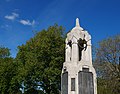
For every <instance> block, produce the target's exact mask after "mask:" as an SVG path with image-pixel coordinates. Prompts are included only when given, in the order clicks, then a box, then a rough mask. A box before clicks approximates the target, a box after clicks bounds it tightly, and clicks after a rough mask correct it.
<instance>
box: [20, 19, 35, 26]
mask: <svg viewBox="0 0 120 94" xmlns="http://www.w3.org/2000/svg"><path fill="white" fill-rule="evenodd" d="M20 23H21V24H23V25H31V26H33V25H35V21H34V20H33V21H32V22H30V20H20Z"/></svg>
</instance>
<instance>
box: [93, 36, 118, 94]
mask: <svg viewBox="0 0 120 94" xmlns="http://www.w3.org/2000/svg"><path fill="white" fill-rule="evenodd" d="M94 62H95V63H94V65H95V67H96V70H97V74H98V94H108V93H109V94H118V93H119V92H120V35H117V36H113V37H109V38H107V39H104V40H102V41H101V42H99V46H98V48H97V49H96V57H95V61H94ZM101 90H103V91H104V92H103V93H101Z"/></svg>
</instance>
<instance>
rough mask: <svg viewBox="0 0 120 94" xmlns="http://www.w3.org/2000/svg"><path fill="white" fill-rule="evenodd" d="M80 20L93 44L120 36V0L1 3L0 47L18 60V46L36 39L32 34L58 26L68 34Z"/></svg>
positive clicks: (2, 0)
mask: <svg viewBox="0 0 120 94" xmlns="http://www.w3.org/2000/svg"><path fill="white" fill-rule="evenodd" d="M77 17H78V18H79V19H80V25H81V27H83V28H84V29H86V30H87V31H88V32H89V33H90V34H91V36H92V43H93V44H96V43H97V42H98V41H100V40H102V39H104V38H106V37H108V36H113V35H117V34H120V0H0V45H2V46H5V47H8V48H10V49H11V54H12V56H13V57H15V56H16V53H17V46H19V45H22V44H25V42H26V41H27V40H29V39H30V38H31V37H33V35H34V33H33V31H40V30H42V29H46V28H48V27H49V26H51V25H54V23H57V24H58V25H62V26H63V27H65V28H66V32H67V31H69V30H71V29H72V28H73V27H74V26H75V19H76V18H77Z"/></svg>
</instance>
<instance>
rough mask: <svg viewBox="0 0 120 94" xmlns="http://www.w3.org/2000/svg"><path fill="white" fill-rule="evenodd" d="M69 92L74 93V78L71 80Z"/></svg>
mask: <svg viewBox="0 0 120 94" xmlns="http://www.w3.org/2000/svg"><path fill="white" fill-rule="evenodd" d="M71 91H75V78H71Z"/></svg>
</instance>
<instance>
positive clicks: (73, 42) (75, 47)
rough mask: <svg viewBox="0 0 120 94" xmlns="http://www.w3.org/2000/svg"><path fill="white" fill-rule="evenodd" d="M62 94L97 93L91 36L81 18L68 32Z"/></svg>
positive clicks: (62, 76) (62, 75)
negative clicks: (82, 25) (83, 26)
mask: <svg viewBox="0 0 120 94" xmlns="http://www.w3.org/2000/svg"><path fill="white" fill-rule="evenodd" d="M65 42H66V48H65V62H64V64H63V69H62V74H61V94H97V80H96V72H95V69H94V68H93V65H92V52H91V46H92V45H91V36H90V34H89V33H88V32H87V31H86V30H84V29H83V28H82V27H81V26H80V24H79V19H78V18H77V19H76V26H75V27H74V28H73V29H72V30H71V31H70V32H69V33H68V34H67V38H66V41H65Z"/></svg>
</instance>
